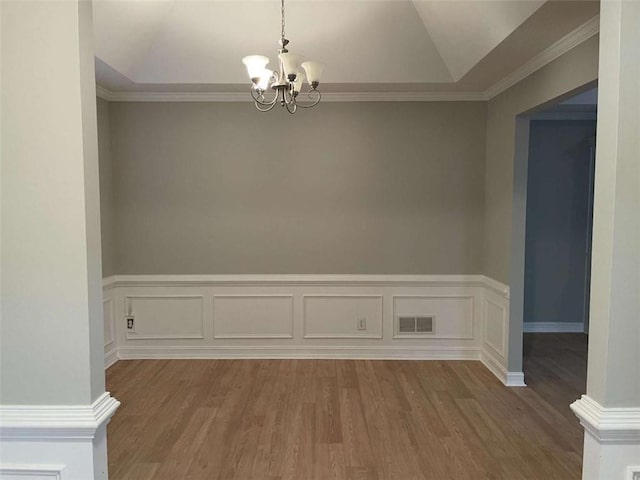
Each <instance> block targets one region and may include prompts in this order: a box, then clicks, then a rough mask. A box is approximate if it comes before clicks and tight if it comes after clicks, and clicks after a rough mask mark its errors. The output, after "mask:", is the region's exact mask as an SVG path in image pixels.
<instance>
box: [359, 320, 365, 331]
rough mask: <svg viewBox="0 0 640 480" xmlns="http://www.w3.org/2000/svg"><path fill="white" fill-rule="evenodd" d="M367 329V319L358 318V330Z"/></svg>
mask: <svg viewBox="0 0 640 480" xmlns="http://www.w3.org/2000/svg"><path fill="white" fill-rule="evenodd" d="M366 329H367V319H366V318H359V319H358V330H366Z"/></svg>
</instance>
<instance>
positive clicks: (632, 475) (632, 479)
mask: <svg viewBox="0 0 640 480" xmlns="http://www.w3.org/2000/svg"><path fill="white" fill-rule="evenodd" d="M625 480H640V465H635V466H632V467H627V477H626V478H625Z"/></svg>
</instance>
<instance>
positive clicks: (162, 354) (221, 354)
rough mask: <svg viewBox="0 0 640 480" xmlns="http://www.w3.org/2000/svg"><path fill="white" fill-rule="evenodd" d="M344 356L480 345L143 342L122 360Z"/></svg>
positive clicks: (404, 356) (470, 354) (457, 355)
mask: <svg viewBox="0 0 640 480" xmlns="http://www.w3.org/2000/svg"><path fill="white" fill-rule="evenodd" d="M178 358H179V359H226V358H229V359H232V358H237V359H316V358H326V359H344V360H479V359H480V350H479V349H478V348H476V347H446V346H442V347H440V346H438V347H430V346H425V347H420V346H418V347H406V346H398V347H388V346H375V345H374V346H359V345H358V346H345V347H338V346H328V345H327V346H325V345H305V346H282V345H278V346H275V345H274V346H271V345H257V346H238V347H235V346H227V345H224V346H223V345H220V346H211V345H206V346H180V347H178V346H165V347H160V346H152V347H151V346H142V347H126V346H125V347H122V348H120V349H119V350H118V359H119V360H141V359H178Z"/></svg>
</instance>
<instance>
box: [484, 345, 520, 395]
mask: <svg viewBox="0 0 640 480" xmlns="http://www.w3.org/2000/svg"><path fill="white" fill-rule="evenodd" d="M480 361H481V362H482V364H483V365H484V366H485V367H487V369H488V370H489V371H490V372H491V373H493V374H494V375H495V376H496V377H497V378H498V380H500V381H501V382H502V383H503V384H504V386H505V387H526V386H527V384H526V383H524V373H523V372H508V371H507V370H506V369H505V368H504V367H503V366H502V364H501V363H500V362H499V361H498V360H496V358H495V357H494V356H493V355H491V353H489V352H488V351H486V350H483V351H482V353H481V355H480Z"/></svg>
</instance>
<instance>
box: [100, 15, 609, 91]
mask: <svg viewBox="0 0 640 480" xmlns="http://www.w3.org/2000/svg"><path fill="white" fill-rule="evenodd" d="M599 31H600V16H599V15H597V16H595V17H593V18H592V19H590V20H588V21H587V22H585V23H584V24H582V25H580V26H579V27H578V28H576V29H575V30H573V31H572V32H570V33H568V34H567V35H565V36H564V37H562V38H561V39H560V40H558V41H557V42H555V43H554V44H553V45H551V46H549V47H548V48H546V49H545V50H543V51H542V52H540V53H539V54H537V55H536V56H535V57H533V58H532V59H531V60H529V61H528V62H527V63H525V64H524V65H522V66H520V67H519V68H518V69H516V70H515V71H513V72H512V73H510V74H509V75H507V76H506V77H504V78H503V79H502V80H499V81H498V82H496V83H495V84H493V85H492V86H491V87H489V88H487V89H486V90H485V91H483V92H326V93H323V94H322V101H323V102H483V101H488V100H491V99H492V98H494V97H495V96H497V95H499V94H501V93H502V92H504V91H505V90H508V89H509V88H511V87H513V86H514V85H515V84H517V83H518V82H521V81H522V80H524V79H525V78H527V77H528V76H529V75H531V74H533V73H535V72H536V71H538V70H540V69H541V68H542V67H544V66H546V65H548V64H549V63H551V62H553V61H554V60H555V59H557V58H558V57H560V56H562V55H564V54H565V53H567V52H568V51H569V50H571V49H572V48H575V47H577V46H578V45H580V44H581V43H582V42H584V41H586V40H588V39H590V38H591V37H593V36H594V35H596V34H597V33H598V32H599ZM96 95H97V96H98V97H100V98H102V99H103V100H107V101H109V102H251V101H253V100H252V99H251V97H250V95H249V92H248V91H247V92H112V91H110V90H108V89H106V88H105V87H103V86H101V85H96Z"/></svg>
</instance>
